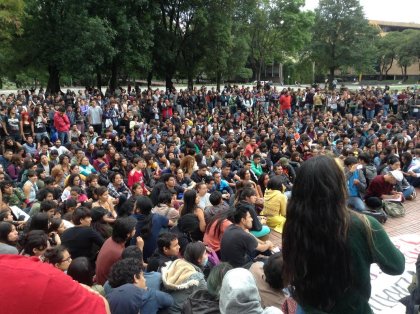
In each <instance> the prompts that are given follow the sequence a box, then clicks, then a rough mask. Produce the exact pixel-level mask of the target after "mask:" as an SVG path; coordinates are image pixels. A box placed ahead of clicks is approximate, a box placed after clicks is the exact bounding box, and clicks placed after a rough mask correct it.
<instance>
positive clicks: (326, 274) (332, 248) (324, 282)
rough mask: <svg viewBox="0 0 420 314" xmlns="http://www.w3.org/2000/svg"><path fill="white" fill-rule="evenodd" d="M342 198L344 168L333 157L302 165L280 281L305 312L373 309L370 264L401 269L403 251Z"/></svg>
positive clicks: (395, 271)
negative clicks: (282, 278)
mask: <svg viewBox="0 0 420 314" xmlns="http://www.w3.org/2000/svg"><path fill="white" fill-rule="evenodd" d="M346 202H347V189H346V180H345V177H344V171H343V170H342V169H341V168H340V166H339V165H338V164H337V163H336V161H335V160H334V159H332V158H330V157H326V156H318V157H314V158H311V159H309V160H307V161H306V162H305V163H303V164H302V166H301V168H300V169H299V171H298V173H297V177H296V180H295V183H294V185H293V190H292V197H291V199H290V202H289V206H288V208H287V220H286V223H285V225H284V229H283V259H284V280H285V283H286V284H290V285H291V287H292V289H291V290H292V296H293V297H294V299H295V300H296V301H297V302H298V304H299V305H300V307H301V308H303V311H304V313H320V312H327V313H358V314H359V313H372V310H371V309H370V307H369V303H368V301H369V298H370V288H371V286H370V265H371V264H372V263H377V264H378V265H379V267H380V268H381V269H382V271H383V272H385V273H387V274H390V275H398V274H401V273H402V272H403V271H404V265H405V263H404V256H403V254H402V253H401V252H400V251H399V250H398V249H397V248H396V247H395V246H394V245H393V244H392V242H391V241H390V239H389V238H388V236H387V234H386V232H385V231H384V229H383V227H382V226H381V225H380V223H379V222H377V221H376V220H375V219H374V218H372V217H370V216H362V215H360V214H358V213H355V212H354V211H350V210H349V209H348V208H347V206H346ZM298 311H299V309H298Z"/></svg>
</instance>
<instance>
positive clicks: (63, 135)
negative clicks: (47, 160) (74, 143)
mask: <svg viewBox="0 0 420 314" xmlns="http://www.w3.org/2000/svg"><path fill="white" fill-rule="evenodd" d="M57 133H58V139H60V141H61V144H62V145H65V144H67V142H68V139H69V135H68V132H57Z"/></svg>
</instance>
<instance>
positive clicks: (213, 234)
mask: <svg viewBox="0 0 420 314" xmlns="http://www.w3.org/2000/svg"><path fill="white" fill-rule="evenodd" d="M233 212H234V211H233V210H227V211H219V212H217V213H216V215H214V216H213V218H212V219H211V220H210V221H209V223H208V224H207V226H206V232H205V233H204V239H203V242H204V244H206V245H207V246H208V247H210V248H211V249H212V250H214V251H215V252H216V254H217V256H219V258H220V241H221V240H222V236H223V233H224V232H225V230H226V229H227V227H229V226H230V225H231V224H232V221H231V219H232V218H233Z"/></svg>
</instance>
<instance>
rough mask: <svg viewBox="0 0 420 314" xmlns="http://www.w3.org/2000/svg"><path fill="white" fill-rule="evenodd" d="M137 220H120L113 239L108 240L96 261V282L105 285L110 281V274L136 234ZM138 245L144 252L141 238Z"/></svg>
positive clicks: (114, 230)
mask: <svg viewBox="0 0 420 314" xmlns="http://www.w3.org/2000/svg"><path fill="white" fill-rule="evenodd" d="M136 224H137V220H136V219H135V218H133V217H123V218H118V219H117V220H116V221H115V223H114V228H113V229H112V237H110V238H108V239H107V240H106V241H105V242H104V245H102V247H101V250H100V251H99V254H98V258H97V259H96V281H97V283H98V284H100V285H104V284H105V282H106V281H107V280H108V274H109V271H110V269H111V267H112V265H114V264H115V262H117V261H118V260H120V259H121V254H122V252H123V251H124V249H125V243H126V242H127V241H128V240H130V239H131V238H132V237H133V236H134V234H135V233H136ZM136 245H137V247H139V249H140V250H142V251H143V246H144V242H143V239H142V238H141V237H137V239H136Z"/></svg>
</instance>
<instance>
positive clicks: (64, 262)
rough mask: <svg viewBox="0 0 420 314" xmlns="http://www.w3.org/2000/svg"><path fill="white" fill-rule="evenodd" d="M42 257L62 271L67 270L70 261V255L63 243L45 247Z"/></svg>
mask: <svg viewBox="0 0 420 314" xmlns="http://www.w3.org/2000/svg"><path fill="white" fill-rule="evenodd" d="M43 257H44V262H46V263H49V264H51V265H53V266H54V267H55V268H57V269H59V270H61V271H63V272H67V270H68V268H69V266H70V263H71V255H70V253H69V251H68V250H67V248H66V247H65V246H63V245H57V246H54V247H52V248H49V249H47V250H46V251H45V253H44V256H43Z"/></svg>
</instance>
